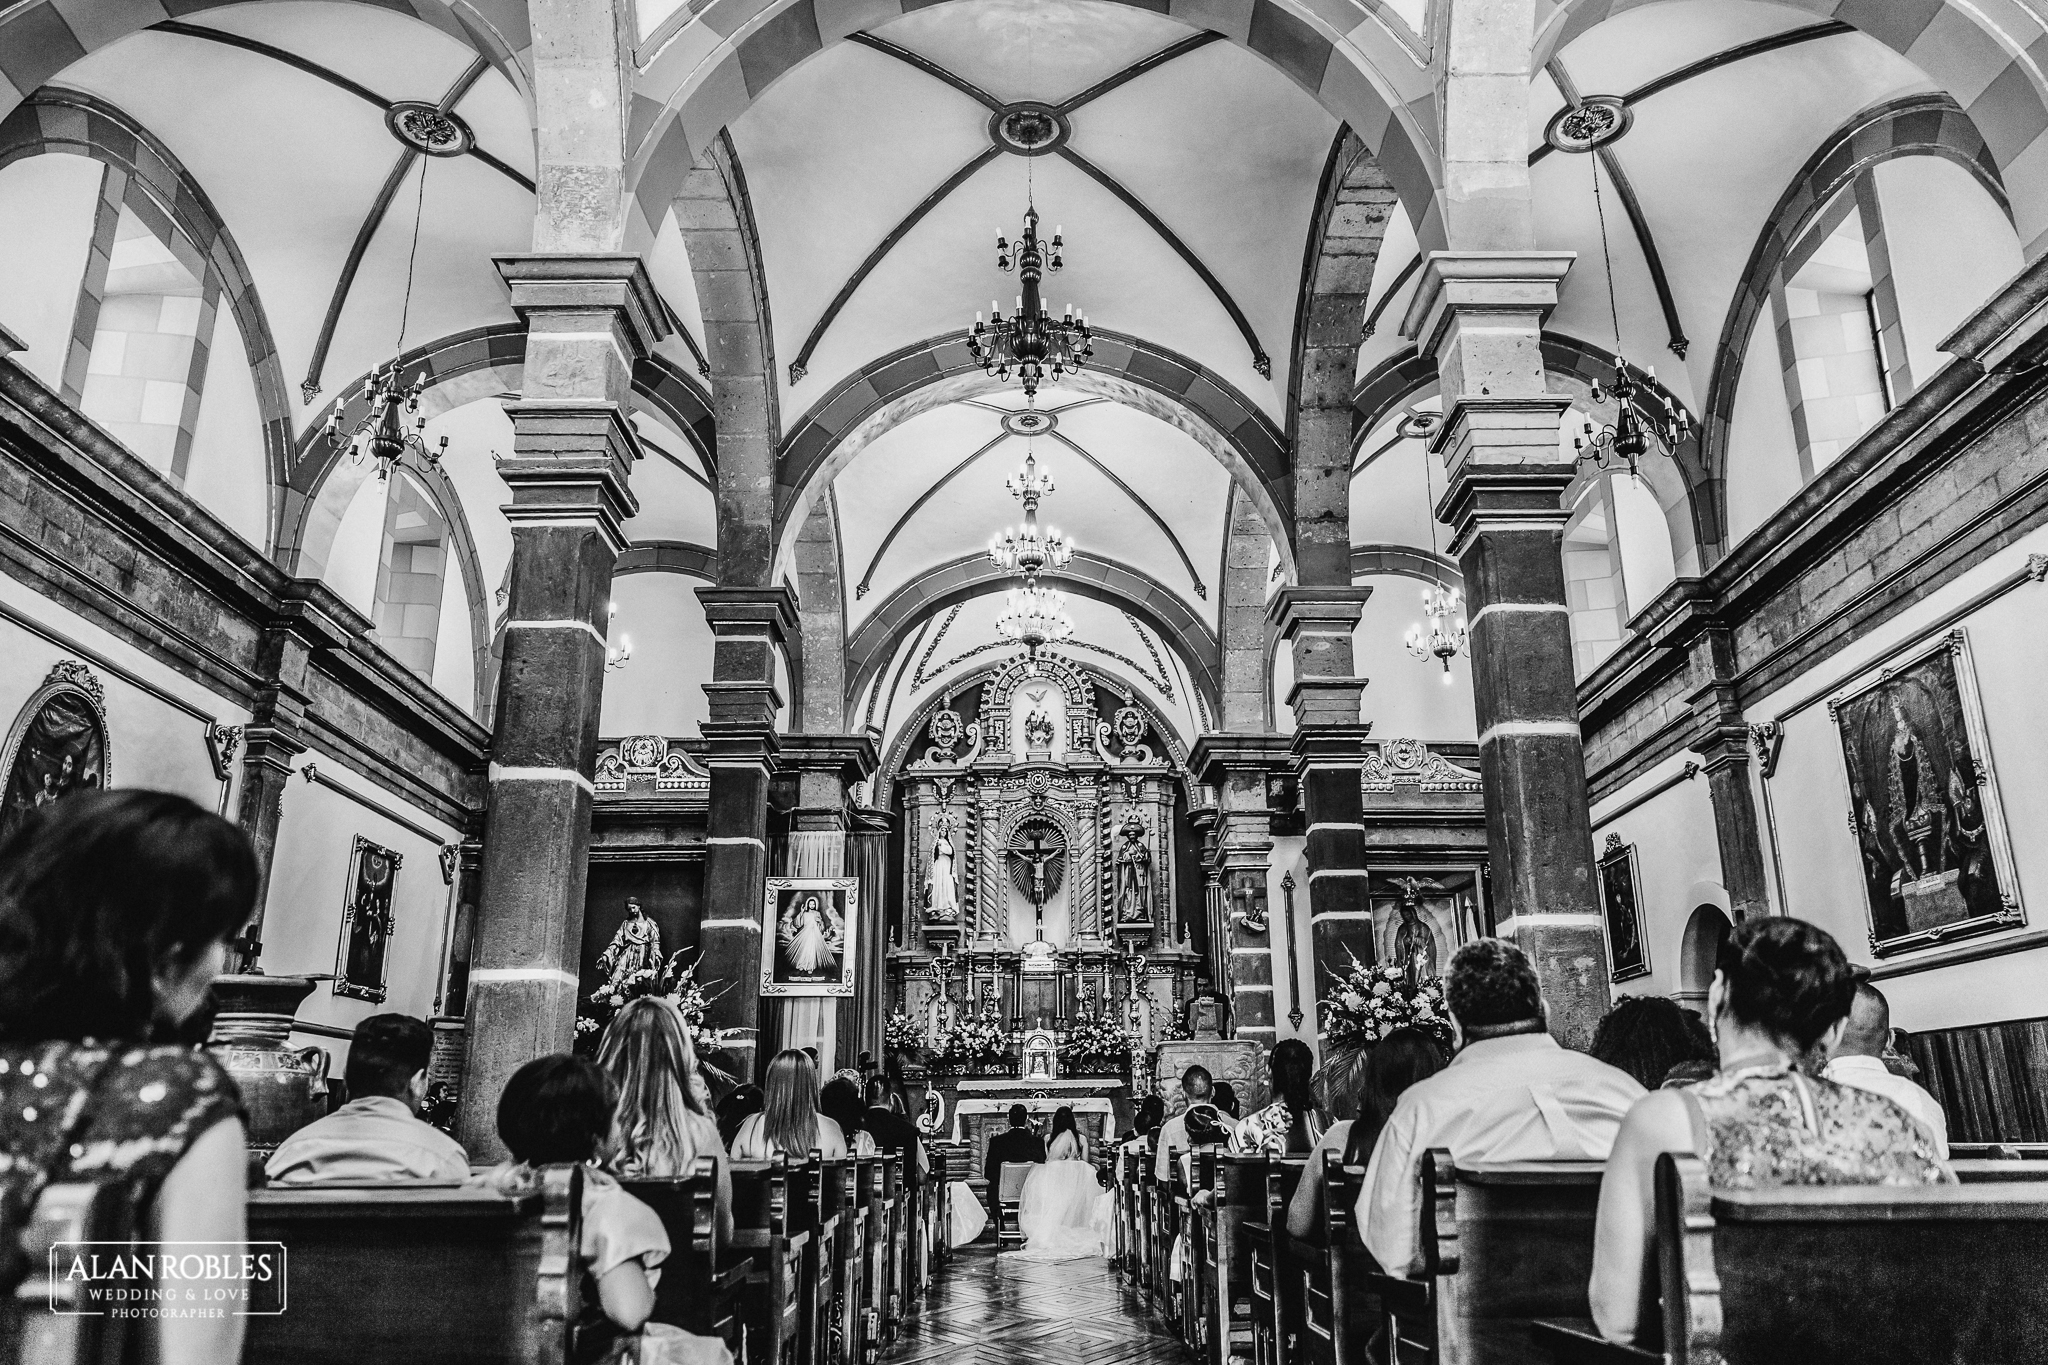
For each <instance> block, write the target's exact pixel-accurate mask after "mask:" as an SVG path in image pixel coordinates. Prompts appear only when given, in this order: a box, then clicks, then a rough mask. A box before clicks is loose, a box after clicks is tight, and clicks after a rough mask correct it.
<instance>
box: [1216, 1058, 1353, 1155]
mask: <svg viewBox="0 0 2048 1365" xmlns="http://www.w3.org/2000/svg"><path fill="white" fill-rule="evenodd" d="M1268 1065H1269V1066H1270V1067H1271V1069H1272V1077H1273V1095H1274V1100H1273V1102H1272V1103H1271V1104H1269V1105H1267V1106H1266V1107H1265V1108H1264V1109H1261V1110H1259V1111H1258V1112H1257V1113H1256V1114H1253V1115H1252V1116H1251V1117H1250V1118H1248V1119H1246V1120H1245V1121H1244V1122H1243V1123H1240V1124H1239V1125H1237V1131H1236V1132H1235V1133H1234V1134H1232V1136H1231V1139H1230V1146H1231V1150H1232V1151H1234V1152H1238V1153H1241V1154H1242V1155H1245V1156H1258V1155H1259V1154H1260V1153H1262V1152H1263V1153H1265V1154H1266V1155H1268V1156H1286V1155H1288V1154H1290V1153H1293V1154H1297V1155H1298V1154H1300V1153H1304V1152H1307V1151H1308V1150H1309V1149H1310V1148H1312V1147H1314V1146H1315V1145H1316V1142H1317V1141H1318V1140H1319V1139H1320V1138H1321V1137H1322V1136H1323V1130H1324V1129H1325V1128H1327V1127H1329V1126H1330V1121H1329V1119H1328V1117H1326V1116H1325V1115H1324V1113H1323V1109H1322V1106H1321V1105H1320V1104H1318V1103H1317V1102H1316V1090H1315V1085H1314V1080H1315V1074H1316V1059H1315V1054H1314V1053H1312V1052H1310V1051H1309V1050H1308V1044H1307V1043H1304V1042H1302V1041H1301V1040H1300V1039H1299V1038H1288V1039H1284V1040H1283V1041H1281V1042H1279V1043H1276V1044H1275V1045H1274V1047H1273V1056H1272V1058H1271V1060H1270V1062H1269V1063H1268Z"/></svg>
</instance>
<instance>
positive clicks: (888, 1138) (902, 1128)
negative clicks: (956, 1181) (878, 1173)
mask: <svg viewBox="0 0 2048 1365" xmlns="http://www.w3.org/2000/svg"><path fill="white" fill-rule="evenodd" d="M866 1099H867V1108H866V1109H865V1110H863V1111H862V1112H861V1116H860V1126H861V1127H862V1128H863V1129H865V1130H866V1131H867V1132H869V1133H872V1134H873V1135H874V1139H875V1146H876V1147H877V1148H879V1149H880V1150H882V1151H884V1152H900V1153H902V1155H903V1178H904V1179H905V1180H906V1181H908V1182H909V1183H910V1184H912V1185H914V1186H915V1185H922V1184H924V1179H925V1177H926V1176H927V1175H929V1174H931V1169H932V1165H931V1158H930V1157H928V1156H927V1155H926V1154H925V1150H924V1139H923V1138H921V1137H919V1136H918V1132H917V1125H916V1124H914V1123H912V1122H911V1121H910V1120H909V1119H907V1118H905V1117H903V1109H902V1101H901V1098H900V1097H899V1096H898V1095H897V1093H896V1092H895V1091H894V1090H891V1089H890V1088H889V1083H888V1082H887V1081H885V1080H883V1079H882V1078H881V1077H880V1076H872V1077H870V1078H869V1079H868V1083H867V1089H866Z"/></svg>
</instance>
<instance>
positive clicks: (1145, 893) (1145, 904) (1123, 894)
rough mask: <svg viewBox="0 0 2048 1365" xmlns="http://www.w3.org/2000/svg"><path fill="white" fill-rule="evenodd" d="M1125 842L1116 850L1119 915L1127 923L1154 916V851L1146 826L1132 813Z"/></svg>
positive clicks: (1125, 834)
mask: <svg viewBox="0 0 2048 1365" xmlns="http://www.w3.org/2000/svg"><path fill="white" fill-rule="evenodd" d="M1123 836H1124V841H1123V844H1122V845H1121V846H1120V847H1119V848H1118V849H1117V851H1116V917H1117V919H1118V921H1120V922H1121V923H1124V924H1143V923H1145V922H1146V921H1147V920H1150V919H1151V918H1152V853H1151V851H1150V850H1149V849H1147V848H1146V847H1145V825H1144V822H1143V821H1141V820H1139V819H1138V817H1137V816H1135V815H1133V816H1131V817H1130V818H1129V819H1128V820H1125V821H1124V824H1123Z"/></svg>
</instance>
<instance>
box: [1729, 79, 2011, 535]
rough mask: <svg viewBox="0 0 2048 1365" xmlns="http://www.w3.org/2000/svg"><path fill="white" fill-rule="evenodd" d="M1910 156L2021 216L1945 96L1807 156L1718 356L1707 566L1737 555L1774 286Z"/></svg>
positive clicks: (1992, 161)
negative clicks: (1754, 355) (1748, 401)
mask: <svg viewBox="0 0 2048 1365" xmlns="http://www.w3.org/2000/svg"><path fill="white" fill-rule="evenodd" d="M1980 102H1981V101H1980ZM2044 117H2048V114H2044ZM1904 156H1934V157H1941V158H1943V159H1944V160H1948V161H1952V162H1954V163H1955V164H1957V165H1958V166H1961V167H1962V168H1963V169H1964V170H1965V171H1968V172H1969V173H1970V174H1971V175H1972V176H1974V177H1975V178H1976V180H1977V182H1978V183H1979V184H1981V185H1983V186H1984V188H1985V190H1986V191H1987V192H1988V193H1989V194H1990V195H1991V196H1992V198H1993V199H1995V200H1997V201H1998V204H1999V206H2000V207H2001V208H2003V209H2005V211H2006V214H2007V216H2008V217H2011V216H2013V214H2014V208H2015V206H2014V204H2013V203H2012V201H2010V200H2009V199H2008V198H2007V195H2006V187H2005V183H2004V181H2003V179H2002V178H2001V176H2000V171H1999V167H2000V164H2001V163H2000V159H1999V157H1998V155H1997V153H1996V149H1995V148H1994V146H1993V144H1992V143H1991V142H1990V141H1989V140H1988V139H1987V137H1986V135H1985V134H1984V133H1982V132H1981V131H1980V130H1979V129H1978V127H1977V125H1976V124H1975V122H1973V121H1972V119H1971V117H1970V116H1969V115H1968V114H1967V113H1965V112H1964V111H1963V109H1962V107H1961V106H1960V105H1958V104H1957V103H1956V102H1955V100H1953V99H1951V98H1950V97H1949V96H1947V95H1945V94H1937V95H1908V96H1906V97H1905V98H1903V99H1897V100H1890V101H1887V102H1885V103H1883V104H1877V105H1873V106H1871V107H1870V108H1868V109H1865V110H1863V111H1862V112H1861V113H1859V114H1857V115H1856V116H1855V117H1854V118H1851V119H1850V120H1849V121H1848V122H1847V123H1845V124H1843V125H1842V126H1841V127H1840V128H1838V129H1837V130H1836V131H1835V132H1834V134H1833V135H1832V136H1830V137H1829V138H1828V139H1827V141H1825V142H1823V143H1821V145H1820V147H1819V148H1818V149H1817V150H1816V151H1815V152H1814V154H1813V155H1812V156H1811V157H1809V158H1807V162H1806V164H1805V165H1804V166H1803V167H1801V168H1800V170H1799V173H1798V174H1797V175H1795V176H1793V177H1792V183H1791V184H1790V185H1788V186H1786V187H1785V192H1784V194H1782V195H1780V196H1779V198H1778V203H1777V205H1776V207H1774V208H1773V209H1772V210H1771V213H1770V216H1769V217H1768V218H1766V219H1765V220H1764V227H1763V231H1762V232H1761V233H1760V234H1759V235H1758V237H1757V241H1756V245H1755V246H1753V247H1751V248H1750V253H1749V260H1748V261H1747V262H1746V263H1745V264H1744V266H1743V268H1742V276H1741V280H1742V282H1741V284H1740V285H1738V286H1737V287H1736V291H1735V297H1734V298H1733V299H1732V300H1730V302H1729V304H1728V315H1727V318H1726V319H1725V320H1724V321H1723V322H1722V324H1721V339H1720V344H1719V346H1718V347H1717V348H1716V349H1715V352H1714V372H1713V377H1712V379H1711V380H1710V381H1709V382H1708V385H1707V401H1706V412H1705V415H1704V420H1703V421H1702V422H1701V423H1700V446H1701V450H1700V455H1699V470H1698V477H1699V483H1698V485H1697V486H1696V487H1695V490H1694V493H1695V496H1694V500H1693V502H1694V516H1695V519H1696V521H1697V524H1698V526H1699V532H1700V533H1699V540H1700V558H1701V561H1702V564H1703V566H1704V567H1706V568H1712V567H1713V565H1714V564H1715V563H1716V562H1718V561H1719V560H1720V558H1721V557H1722V556H1723V555H1725V554H1727V553H1728V550H1729V549H1730V548H1731V547H1730V546H1729V544H1728V485H1727V478H1728V446H1729V441H1730V439H1731V436H1730V433H1731V432H1732V431H1733V429H1734V417H1735V398H1736V392H1737V389H1738V388H1739V387H1740V385H1741V382H1742V362H1743V358H1744V357H1745V356H1746V355H1747V354H1748V352H1749V341H1750V334H1751V333H1752V332H1753V331H1754V330H1755V329H1756V325H1757V319H1758V318H1760V317H1762V316H1763V315H1764V312H1765V310H1766V309H1767V308H1768V307H1769V305H1770V295H1771V283H1772V281H1773V280H1774V279H1775V278H1776V277H1777V275H1778V272H1779V270H1780V269H1781V268H1782V266H1783V265H1784V262H1785V260H1786V257H1787V256H1788V255H1789V254H1790V253H1791V251H1792V250H1793V248H1794V247H1796V246H1798V244H1799V240H1800V238H1801V237H1802V236H1803V235H1804V234H1805V232H1806V230H1807V228H1808V227H1809V226H1811V225H1812V223H1813V222H1814V220H1815V219H1817V218H1819V217H1820V215H1821V214H1822V213H1823V212H1825V211H1826V209H1827V206H1828V204H1829V203H1830V202H1832V201H1833V199H1834V198H1835V196H1836V195H1838V194H1841V193H1843V192H1844V191H1846V190H1848V189H1850V188H1851V187H1852V186H1853V185H1854V184H1855V183H1856V181H1857V179H1858V178H1859V177H1861V176H1863V175H1865V174H1868V173H1869V171H1870V169H1871V168H1872V167H1874V166H1877V165H1879V164H1880V163H1882V162H1886V161H1892V160H1895V159H1897V158H1899V157H1904ZM2015 226H2020V225H2019V224H2018V223H2015ZM2042 231H2043V232H2044V233H2048V226H2044V228H2043V229H2042ZM2020 237H2021V241H2022V242H2024V243H2026V249H2027V254H2028V256H2029V257H2032V256H2033V255H2035V254H2036V251H2035V245H2036V244H2035V243H2033V242H2027V237H2026V229H2025V228H2024V227H2020Z"/></svg>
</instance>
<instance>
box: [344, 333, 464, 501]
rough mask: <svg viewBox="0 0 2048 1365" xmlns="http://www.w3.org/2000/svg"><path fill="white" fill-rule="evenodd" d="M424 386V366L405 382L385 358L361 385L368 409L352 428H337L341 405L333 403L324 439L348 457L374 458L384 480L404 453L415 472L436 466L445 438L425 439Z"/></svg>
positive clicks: (357, 459) (402, 460)
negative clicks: (437, 440)
mask: <svg viewBox="0 0 2048 1365" xmlns="http://www.w3.org/2000/svg"><path fill="white" fill-rule="evenodd" d="M426 387H427V372H426V371H425V370H421V371H420V372H419V374H418V375H417V376H415V377H414V379H413V381H412V383H410V384H408V383H406V382H405V376H404V375H402V374H400V373H399V371H398V362H397V361H396V360H393V361H390V362H389V363H387V364H385V365H383V366H382V367H380V368H379V369H377V370H375V371H373V372H372V373H371V375H370V378H369V380H368V382H366V383H365V384H364V385H363V396H364V398H365V399H367V400H368V401H369V405H370V410H369V412H368V414H366V415H365V416H364V418H363V420H362V421H361V422H360V423H359V424H358V425H357V426H356V427H355V429H354V430H352V431H344V430H343V428H342V423H341V408H342V405H341V404H340V403H336V404H335V405H334V410H333V412H331V413H330V414H328V418H327V443H328V444H329V445H330V446H332V447H334V449H336V450H347V451H349V452H350V454H349V458H350V460H351V461H352V462H354V463H356V464H361V463H362V462H363V460H364V459H365V458H368V459H373V460H375V461H376V462H377V478H378V479H379V480H380V481H381V480H384V479H389V478H390V477H391V471H392V470H393V469H395V468H397V467H398V466H400V465H402V464H404V463H405V462H406V460H407V458H408V457H410V458H411V460H412V463H413V466H414V468H416V469H418V470H420V471H421V472H425V471H426V470H429V469H435V468H438V467H439V466H440V463H441V457H442V456H443V455H445V454H446V453H447V452H448V438H447V437H446V436H443V437H442V438H441V442H440V444H439V445H437V446H430V445H428V444H427V442H426V435H425V433H426V428H427V419H426V418H424V417H421V416H420V415H419V410H420V394H422V393H423V392H425V391H426ZM408 418H410V419H411V420H410V421H408V420H407V419H408Z"/></svg>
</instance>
